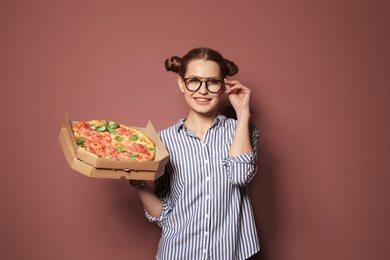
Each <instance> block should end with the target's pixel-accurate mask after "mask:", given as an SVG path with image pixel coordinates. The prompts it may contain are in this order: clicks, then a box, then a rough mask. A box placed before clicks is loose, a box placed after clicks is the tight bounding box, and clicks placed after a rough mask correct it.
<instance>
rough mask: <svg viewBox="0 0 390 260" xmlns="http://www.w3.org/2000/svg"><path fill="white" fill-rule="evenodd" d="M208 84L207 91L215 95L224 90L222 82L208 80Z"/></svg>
mask: <svg viewBox="0 0 390 260" xmlns="http://www.w3.org/2000/svg"><path fill="white" fill-rule="evenodd" d="M206 84H207V89H208V90H209V91H210V92H213V93H216V92H218V91H220V90H221V88H222V81H220V80H216V79H211V80H208V81H207V83H206Z"/></svg>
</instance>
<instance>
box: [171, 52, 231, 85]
mask: <svg viewBox="0 0 390 260" xmlns="http://www.w3.org/2000/svg"><path fill="white" fill-rule="evenodd" d="M200 59H204V60H209V61H214V62H216V63H217V64H218V65H219V68H220V70H221V76H222V78H226V76H233V75H235V74H237V72H238V67H237V65H236V64H234V62H232V61H230V60H227V59H224V58H223V57H222V55H221V54H220V53H219V52H217V51H215V50H212V49H209V48H196V49H193V50H191V51H190V52H188V53H187V54H186V55H184V56H183V58H180V57H178V56H172V57H171V58H169V59H166V60H165V68H166V70H167V71H172V72H175V73H178V74H179V75H180V76H181V77H184V74H185V73H186V71H187V66H188V63H189V62H190V61H192V60H200Z"/></svg>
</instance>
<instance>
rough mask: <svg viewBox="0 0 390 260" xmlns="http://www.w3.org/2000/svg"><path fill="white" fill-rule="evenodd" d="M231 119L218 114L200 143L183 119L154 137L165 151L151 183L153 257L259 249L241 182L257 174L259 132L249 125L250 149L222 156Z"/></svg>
mask: <svg viewBox="0 0 390 260" xmlns="http://www.w3.org/2000/svg"><path fill="white" fill-rule="evenodd" d="M236 125H237V121H236V120H234V119H227V118H226V117H225V116H223V115H218V117H217V118H216V120H215V122H214V124H213V125H212V127H210V129H209V130H208V131H207V132H206V134H205V136H204V138H203V140H201V139H199V138H198V137H197V136H196V135H195V133H193V132H191V131H189V130H186V128H185V125H184V119H182V120H180V121H179V122H178V123H177V124H176V125H174V126H172V127H170V128H167V129H164V130H162V131H161V132H160V133H159V135H160V138H161V140H162V141H163V143H164V144H165V146H166V148H167V150H168V151H169V153H170V162H169V163H168V164H167V167H166V172H165V174H164V175H163V176H162V177H160V178H159V179H158V180H157V181H156V187H155V188H156V194H157V195H158V196H159V197H160V198H161V200H162V202H163V214H162V216H160V217H159V218H154V217H152V216H150V215H149V214H148V212H146V216H147V218H148V219H149V221H151V222H156V223H157V224H158V225H159V226H160V227H161V228H162V235H161V239H160V243H159V247H158V252H157V259H160V260H163V259H167V260H178V259H183V260H184V259H185V260H188V259H196V260H198V259H223V260H226V259H228V260H234V259H247V258H249V257H250V256H251V255H253V254H255V253H256V252H257V251H258V250H259V248H260V247H259V241H258V237H257V232H256V227H255V221H254V217H253V211H252V206H251V203H250V200H249V196H248V186H247V184H248V183H249V182H250V181H251V180H252V178H253V177H254V175H255V173H256V171H257V164H256V159H257V148H258V137H259V132H258V130H257V129H256V128H255V127H254V125H253V124H250V125H249V127H250V133H251V141H252V147H253V151H252V152H250V153H247V154H243V155H240V156H237V157H234V158H230V157H229V156H228V150H229V147H230V145H231V143H232V140H233V136H234V132H235V129H236Z"/></svg>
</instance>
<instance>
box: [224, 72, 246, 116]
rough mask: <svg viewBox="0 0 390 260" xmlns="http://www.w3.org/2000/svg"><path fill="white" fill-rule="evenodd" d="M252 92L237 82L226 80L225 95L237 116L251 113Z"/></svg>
mask: <svg viewBox="0 0 390 260" xmlns="http://www.w3.org/2000/svg"><path fill="white" fill-rule="evenodd" d="M251 92H252V91H251V90H250V89H249V88H248V87H245V86H243V85H242V84H241V83H240V82H238V81H237V80H227V79H225V93H226V94H227V95H228V97H229V100H230V103H231V104H232V106H233V108H234V110H235V111H236V114H238V113H241V112H244V111H247V112H249V103H250V99H251Z"/></svg>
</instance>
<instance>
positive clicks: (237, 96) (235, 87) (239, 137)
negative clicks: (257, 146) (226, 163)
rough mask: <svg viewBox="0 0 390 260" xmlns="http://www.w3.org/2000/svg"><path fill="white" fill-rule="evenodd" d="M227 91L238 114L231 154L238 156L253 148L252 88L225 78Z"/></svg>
mask: <svg viewBox="0 0 390 260" xmlns="http://www.w3.org/2000/svg"><path fill="white" fill-rule="evenodd" d="M225 87H226V93H227V94H228V97H229V100H230V103H231V104H232V106H233V108H234V110H235V111H236V115H237V127H236V131H235V134H234V138H233V142H232V145H231V146H230V149H229V156H230V157H236V156H239V155H242V154H245V153H249V152H251V151H252V150H253V148H252V145H251V140H250V133H249V119H250V116H251V114H250V106H249V104H250V97H251V90H250V89H249V88H247V87H245V86H243V85H241V83H239V82H238V81H236V80H225Z"/></svg>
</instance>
